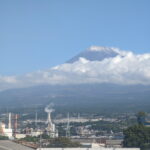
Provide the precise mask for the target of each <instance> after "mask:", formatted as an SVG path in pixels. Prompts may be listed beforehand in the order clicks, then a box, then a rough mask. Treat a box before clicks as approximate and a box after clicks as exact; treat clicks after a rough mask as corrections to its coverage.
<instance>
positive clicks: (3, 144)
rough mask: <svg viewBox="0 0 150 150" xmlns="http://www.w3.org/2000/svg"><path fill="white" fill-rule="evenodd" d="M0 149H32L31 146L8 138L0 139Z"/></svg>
mask: <svg viewBox="0 0 150 150" xmlns="http://www.w3.org/2000/svg"><path fill="white" fill-rule="evenodd" d="M0 150H33V149H32V148H29V147H26V146H23V145H20V144H17V143H14V142H12V141H8V140H0Z"/></svg>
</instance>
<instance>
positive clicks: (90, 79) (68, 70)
mask: <svg viewBox="0 0 150 150" xmlns="http://www.w3.org/2000/svg"><path fill="white" fill-rule="evenodd" d="M93 49H99V50H100V49H103V48H102V47H100V48H98V47H94V48H93ZM108 49H109V50H110V49H111V50H113V51H117V52H118V53H119V54H118V55H117V56H116V57H113V58H107V59H104V60H102V61H89V60H86V59H85V58H79V60H78V61H76V62H74V63H65V64H62V65H58V66H56V67H53V68H51V69H49V70H46V71H37V72H34V73H28V74H26V75H24V76H11V77H3V76H0V89H1V90H3V89H8V88H14V87H28V86H35V85H40V84H80V83H103V82H106V83H116V84H150V54H141V55H136V54H133V53H132V52H126V51H120V50H119V49H117V48H108ZM103 50H104V49H103Z"/></svg>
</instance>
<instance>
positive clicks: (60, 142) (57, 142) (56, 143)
mask: <svg viewBox="0 0 150 150" xmlns="http://www.w3.org/2000/svg"><path fill="white" fill-rule="evenodd" d="M47 147H59V148H60V147H61V148H64V147H81V144H80V143H78V142H72V141H71V140H70V139H69V138H66V137H58V138H54V139H51V140H50V144H49V145H48V146H47Z"/></svg>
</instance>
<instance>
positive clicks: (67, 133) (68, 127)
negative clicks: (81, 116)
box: [66, 113, 70, 137]
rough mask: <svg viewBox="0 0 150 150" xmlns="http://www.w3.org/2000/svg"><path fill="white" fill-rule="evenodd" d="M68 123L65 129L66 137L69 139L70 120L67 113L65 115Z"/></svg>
mask: <svg viewBox="0 0 150 150" xmlns="http://www.w3.org/2000/svg"><path fill="white" fill-rule="evenodd" d="M67 118H68V121H67V128H66V137H70V118H69V113H68V115H67Z"/></svg>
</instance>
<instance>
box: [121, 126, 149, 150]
mask: <svg viewBox="0 0 150 150" xmlns="http://www.w3.org/2000/svg"><path fill="white" fill-rule="evenodd" d="M123 133H124V141H123V145H124V147H139V148H141V149H142V150H145V149H146V148H150V127H146V126H144V125H141V124H138V125H134V126H132V127H129V128H127V129H126V130H124V132H123Z"/></svg>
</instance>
